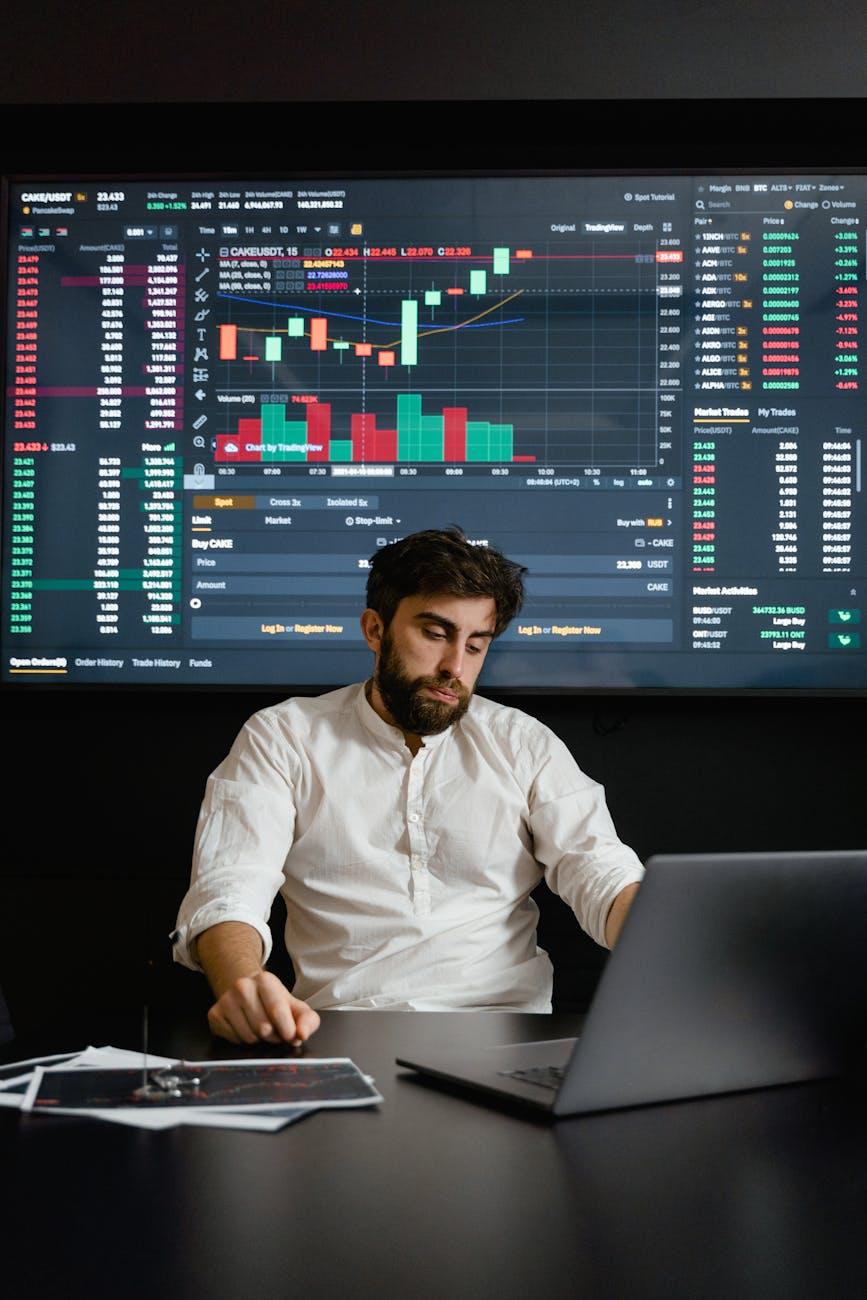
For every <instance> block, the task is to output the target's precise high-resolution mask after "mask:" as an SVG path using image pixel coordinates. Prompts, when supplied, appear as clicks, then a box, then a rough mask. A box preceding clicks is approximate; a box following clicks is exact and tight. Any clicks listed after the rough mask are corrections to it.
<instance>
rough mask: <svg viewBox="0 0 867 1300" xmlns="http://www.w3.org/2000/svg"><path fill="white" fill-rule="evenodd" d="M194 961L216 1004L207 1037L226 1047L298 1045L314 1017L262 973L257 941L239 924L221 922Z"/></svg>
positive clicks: (205, 935)
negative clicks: (224, 1041) (222, 1041)
mask: <svg viewBox="0 0 867 1300" xmlns="http://www.w3.org/2000/svg"><path fill="white" fill-rule="evenodd" d="M196 946H197V950H198V957H199V961H200V963H201V965H202V969H203V970H204V972H205V974H206V975H207V977H208V980H209V982H210V985H211V988H212V989H213V991H214V997H215V998H216V999H217V1000H216V1002H215V1003H214V1005H213V1006H212V1007H211V1009H210V1011H209V1012H208V1024H209V1025H210V1027H211V1033H212V1034H217V1035H218V1036H219V1037H220V1038H228V1040H229V1042H230V1043H258V1042H265V1043H302V1042H303V1041H304V1039H305V1038H309V1037H310V1035H311V1034H314V1033H315V1032H316V1030H317V1029H318V1028H319V1016H318V1015H317V1014H316V1012H315V1011H314V1010H313V1008H312V1007H309V1006H308V1005H307V1003H306V1002H302V1001H301V1000H300V998H295V997H293V996H292V994H291V993H290V992H289V990H288V989H287V988H286V985H285V984H283V983H281V981H280V980H278V978H277V976H276V975H272V974H271V973H270V971H266V970H264V969H263V968H262V964H261V963H262V940H261V939H260V938H259V933H258V931H257V930H254V929H253V927H252V926H250V925H246V924H245V923H244V922H243V921H222V922H220V923H219V924H218V925H214V926H211V928H210V929H209V930H204V931H203V932H202V933H201V934H200V935H199V936H198V939H197V941H196Z"/></svg>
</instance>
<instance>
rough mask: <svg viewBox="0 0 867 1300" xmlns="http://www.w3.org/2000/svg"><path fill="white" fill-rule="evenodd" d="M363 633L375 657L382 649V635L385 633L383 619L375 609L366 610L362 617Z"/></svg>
mask: <svg viewBox="0 0 867 1300" xmlns="http://www.w3.org/2000/svg"><path fill="white" fill-rule="evenodd" d="M361 631H362V635H363V636H364V639H365V641H366V642H367V644H368V646H369V647H370V649H371V650H372V651H373V653H374V654H375V655H378V654H379V651H380V649H381V647H382V634H383V632H384V631H385V628H384V626H383V622H382V618H381V617H380V615H379V614H377V612H376V610H375V609H366V610H365V611H364V613H363V614H362V616H361Z"/></svg>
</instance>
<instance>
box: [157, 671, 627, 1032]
mask: <svg viewBox="0 0 867 1300" xmlns="http://www.w3.org/2000/svg"><path fill="white" fill-rule="evenodd" d="M643 870H644V869H643V867H642V866H641V863H640V862H639V860H638V858H637V857H636V856H635V854H634V853H633V852H632V850H631V849H629V848H627V847H626V846H625V845H623V844H621V842H620V841H619V840H618V838H617V835H616V833H615V830H614V826H613V825H612V822H611V817H610V815H609V813H608V809H607V807H606V805H605V799H604V795H603V791H602V787H601V786H599V785H597V784H596V782H594V781H592V780H590V778H589V777H587V776H585V775H584V773H583V772H581V771H580V769H579V768H578V767H577V766H576V764H575V762H574V760H573V758H572V756H571V754H570V753H569V751H568V750H567V748H566V746H565V745H564V744H563V743H562V741H560V740H559V739H558V738H557V737H556V736H555V735H554V733H553V732H552V731H550V730H549V729H548V728H547V727H545V726H543V725H542V723H540V722H538V721H537V720H536V719H534V718H531V717H529V716H528V715H527V714H525V713H521V712H520V711H519V710H518V709H512V708H506V707H504V706H503V705H499V704H494V703H493V702H492V701H490V700H486V699H483V698H481V697H479V696H474V698H473V699H472V701H471V703H470V707H469V710H468V712H467V713H466V714H465V715H464V717H463V718H462V719H461V720H460V721H459V722H458V723H456V724H455V725H454V726H452V727H449V728H448V729H447V730H446V731H443V732H441V733H440V734H439V735H437V736H427V737H425V739H424V743H423V744H422V746H421V748H420V749H419V751H418V753H417V754H416V755H415V756H414V757H413V756H412V755H411V754H410V751H409V749H408V748H407V746H406V742H405V740H404V737H403V735H402V733H401V732H400V731H399V730H398V728H397V727H392V726H389V724H388V723H386V722H384V721H383V719H382V718H380V717H379V715H378V714H377V713H376V712H375V711H374V710H373V709H372V708H371V706H370V704H369V703H368V702H367V699H366V698H365V693H364V687H363V686H349V687H345V688H344V689H342V690H338V691H332V692H330V693H329V694H327V695H322V696H319V697H318V698H316V699H303V698H300V699H290V700H286V701H285V702H284V703H282V704H278V705H276V706H275V707H273V708H270V709H264V710H263V711H262V712H261V713H257V714H255V715H254V716H253V717H252V718H251V719H250V721H249V722H248V723H247V724H246V726H245V727H244V728H243V730H242V731H241V733H240V735H239V736H238V739H237V740H236V741H235V744H234V745H233V747H232V750H231V752H230V754H229V756H228V758H226V759H225V761H224V762H223V763H221V764H220V766H219V767H218V768H217V770H216V771H215V772H214V773H213V775H212V776H211V777H210V778H209V780H208V785H207V790H206V793H205V799H204V802H203V804H202V810H201V813H200V816H199V824H198V831H197V835H196V847H195V856H194V861H193V874H192V881H191V885H190V889H189V891H188V893H187V895H186V898H185V899H184V901H183V904H182V906H181V911H180V915H179V917H178V929H177V931H176V934H175V935H174V936H173V938H174V939H175V956H176V959H177V960H179V961H181V962H183V963H184V964H185V965H187V966H191V967H193V968H194V969H196V968H197V960H196V952H195V938H196V936H197V935H198V934H201V933H202V931H203V930H207V929H208V928H209V927H210V926H212V925H216V924H218V923H219V922H221V921H244V922H246V923H247V924H248V925H251V926H253V928H254V929H256V930H257V931H258V932H259V934H260V935H261V937H262V943H263V945H264V959H265V960H267V957H268V954H269V952H270V949H271V935H270V931H269V929H268V924H267V920H268V915H269V913H270V910H271V904H272V902H273V900H274V897H275V895H276V894H277V892H278V891H279V892H280V893H282V895H283V898H284V900H285V903H286V911H287V921H286V946H287V948H288V950H289V953H290V954H291V957H292V961H293V964H294V966H295V971H296V975H297V980H296V983H295V987H294V989H293V993H294V994H295V996H296V997H299V998H303V1000H304V1001H305V1002H308V1003H309V1004H310V1005H311V1006H313V1007H316V1008H317V1009H322V1008H324V1007H359V1008H360V1007H364V1008H389V1009H392V1010H397V1009H407V1010H409V1009H415V1010H421V1011H434V1010H443V1011H445V1010H449V1011H451V1010H464V1009H465V1010H474V1009H492V1008H494V1009H501V1010H511V1011H550V1010H551V986H552V968H551V963H550V961H549V959H548V955H547V953H545V952H544V951H543V950H542V949H541V948H539V947H537V944H536V922H537V918H538V909H537V907H536V905H535V904H534V902H533V901H532V899H531V898H530V897H529V895H530V892H531V891H532V890H533V889H534V888H535V887H536V885H538V883H539V881H540V880H541V879H542V875H543V872H544V876H545V879H546V880H547V882H548V884H549V885H550V887H551V888H552V889H553V890H554V892H555V893H557V894H559V895H560V897H561V898H563V899H565V901H566V902H567V903H568V904H569V905H570V906H571V907H572V909H573V910H574V912H575V914H576V916H577V917H578V920H579V922H580V923H581V925H582V926H583V927H584V929H585V930H586V931H587V932H588V934H590V935H591V936H592V937H593V938H594V939H595V940H596V942H597V943H600V944H604V943H605V921H606V918H607V916H608V910H609V908H610V906H611V904H612V902H613V901H614V899H615V897H616V896H617V894H618V893H619V892H620V891H621V890H622V889H623V888H624V887H625V886H626V885H628V884H631V883H632V882H634V881H638V880H640V879H641V877H642V875H643Z"/></svg>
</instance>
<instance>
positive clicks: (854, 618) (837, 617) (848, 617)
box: [828, 609, 861, 623]
mask: <svg viewBox="0 0 867 1300" xmlns="http://www.w3.org/2000/svg"><path fill="white" fill-rule="evenodd" d="M828 622H829V623H860V622H861V611H860V609H829V610H828Z"/></svg>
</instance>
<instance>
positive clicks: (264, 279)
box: [2, 174, 867, 691]
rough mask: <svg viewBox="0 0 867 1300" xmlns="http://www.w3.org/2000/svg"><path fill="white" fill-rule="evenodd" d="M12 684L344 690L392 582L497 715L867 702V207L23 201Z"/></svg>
mask: <svg viewBox="0 0 867 1300" xmlns="http://www.w3.org/2000/svg"><path fill="white" fill-rule="evenodd" d="M9 193H10V204H9V215H8V222H9V262H8V317H7V330H6V335H7V377H6V394H7V410H6V450H5V479H4V482H5V489H4V492H5V496H4V506H5V508H4V565H3V588H2V590H3V610H2V620H3V646H2V663H3V676H4V679H5V680H7V681H9V680H13V681H17V682H38V683H45V682H58V681H63V682H80V683H128V684H140V683H164V684H168V683H174V684H183V685H190V684H199V685H208V684H211V685H220V684H233V685H271V684H273V685H275V686H276V685H279V686H287V685H288V686H294V687H299V688H302V689H303V688H304V687H309V688H311V689H312V688H314V687H323V686H328V685H332V684H340V683H344V682H347V681H351V680H353V679H357V678H359V677H363V676H366V675H367V673H368V672H369V666H370V655H369V652H368V651H367V649H366V647H365V645H364V642H363V640H362V637H361V633H360V630H359V626H358V616H359V614H360V612H361V610H362V609H363V608H364V604H365V601H364V587H365V581H366V576H367V569H368V566H369V562H370V557H371V555H372V554H373V553H374V552H375V551H376V550H377V548H378V547H382V546H384V545H386V544H388V543H389V542H392V541H394V540H396V539H397V538H399V537H402V536H404V535H406V534H407V533H410V532H413V531H416V530H417V529H421V528H430V527H443V526H446V525H449V524H458V525H460V526H461V527H462V528H463V529H464V531H465V532H466V534H467V536H468V537H469V538H470V540H471V541H472V542H473V543H475V544H477V545H480V546H485V545H491V546H497V547H498V548H500V549H502V550H503V551H505V552H506V553H507V554H508V555H509V556H510V557H512V558H513V559H515V560H517V561H520V562H521V563H522V564H524V565H526V566H527V569H528V571H529V572H528V578H527V602H526V604H525V607H524V610H523V611H522V613H521V615H520V616H519V617H518V618H517V619H516V620H515V621H514V623H513V624H512V626H511V627H510V628H509V630H508V631H507V632H506V633H505V634H504V635H503V637H502V638H500V639H499V640H498V641H497V642H496V643H495V644H494V646H493V647H492V650H491V653H490V656H489V659H488V662H487V664H486V668H485V678H484V681H485V684H486V685H487V686H488V687H489V688H491V689H493V690H509V689H515V690H553V691H562V690H568V689H607V690H610V689H617V688H621V687H638V688H643V689H669V690H670V689H678V688H686V689H699V690H707V689H755V688H758V689H763V690H789V689H802V688H807V689H816V690H837V689H842V690H846V689H849V690H853V689H860V688H863V687H864V686H865V684H867V671H865V642H864V632H865V629H864V613H865V581H867V544H865V543H867V537H865V513H867V512H865V504H864V492H863V483H862V480H863V461H862V457H863V443H864V435H865V403H864V389H863V385H862V383H861V371H862V366H861V358H860V349H861V347H862V346H863V337H862V335H863V329H864V327H863V321H862V311H863V306H864V301H863V300H864V278H865V236H864V221H865V216H867V178H865V177H864V176H860V175H858V176H855V175H837V176H822V175H809V176H807V175H786V176H780V175H777V176H773V175H752V174H751V175H740V176H736V175H732V176H713V177H711V176H689V177H685V176H670V177H665V176H653V177H647V176H643V177H642V176H632V177H629V176H616V177H615V176H610V175H609V176H585V177H575V176H560V177H551V176H544V177H541V176H537V177H533V176H521V177H518V176H515V177H510V178H507V177H489V178H481V179H479V178H473V179H470V178H466V177H463V178H462V177H457V178H452V179H443V178H432V179H423V178H420V177H414V178H409V177H399V178H390V179H372V178H367V179H352V178H347V179H344V180H341V179H332V180H327V181H323V180H321V179H320V180H304V179H298V178H295V179H292V180H284V181H274V182H265V181H249V180H247V181H239V182H237V183H232V182H231V181H229V180H225V179H221V180H215V181H213V182H207V181H203V180H197V181H183V182H179V181H177V180H163V181H153V180H151V181H138V180H137V181H134V182H127V181H124V182H120V181H117V182H110V183H109V182H104V181H103V182H93V181H75V180H73V181H60V182H58V181H51V182H44V181H39V182H33V181H29V182H27V183H23V184H22V183H16V184H12V185H10V187H9Z"/></svg>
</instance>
